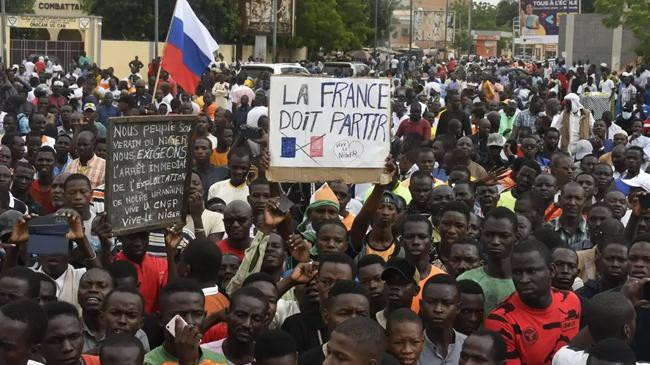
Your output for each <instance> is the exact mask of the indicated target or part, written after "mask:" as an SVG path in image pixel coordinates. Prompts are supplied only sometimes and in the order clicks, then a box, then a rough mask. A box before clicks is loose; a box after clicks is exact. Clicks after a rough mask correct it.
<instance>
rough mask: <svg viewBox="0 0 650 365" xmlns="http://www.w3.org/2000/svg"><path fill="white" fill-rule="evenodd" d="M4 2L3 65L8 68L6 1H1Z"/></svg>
mask: <svg viewBox="0 0 650 365" xmlns="http://www.w3.org/2000/svg"><path fill="white" fill-rule="evenodd" d="M1 2H2V65H3V66H4V67H7V66H8V65H9V60H7V50H6V48H5V42H6V39H7V10H6V9H5V6H6V3H7V1H6V0H1Z"/></svg>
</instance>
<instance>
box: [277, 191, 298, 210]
mask: <svg viewBox="0 0 650 365" xmlns="http://www.w3.org/2000/svg"><path fill="white" fill-rule="evenodd" d="M293 206H294V203H293V202H292V201H291V199H289V198H287V196H286V195H282V196H281V197H280V201H279V204H278V208H277V211H278V212H279V213H280V214H282V215H285V214H287V213H289V210H291V208H292V207H293Z"/></svg>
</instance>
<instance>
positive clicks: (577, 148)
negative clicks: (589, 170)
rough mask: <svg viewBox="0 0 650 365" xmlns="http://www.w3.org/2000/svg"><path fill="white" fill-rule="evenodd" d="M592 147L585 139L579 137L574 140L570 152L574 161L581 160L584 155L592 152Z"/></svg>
mask: <svg viewBox="0 0 650 365" xmlns="http://www.w3.org/2000/svg"><path fill="white" fill-rule="evenodd" d="M593 151H594V147H593V146H592V145H591V142H589V141H588V140H586V139H581V140H579V141H578V142H576V143H575V144H574V145H573V147H572V148H571V154H572V155H573V157H574V159H575V161H581V160H582V159H583V158H584V157H585V156H587V155H589V154H591V153H593Z"/></svg>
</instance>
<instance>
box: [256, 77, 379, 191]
mask: <svg viewBox="0 0 650 365" xmlns="http://www.w3.org/2000/svg"><path fill="white" fill-rule="evenodd" d="M269 119H270V132H269V150H270V153H271V164H270V169H269V171H268V172H267V177H268V178H269V179H271V180H274V181H298V182H311V181H323V180H343V181H345V182H347V183H357V182H378V181H379V176H380V175H381V173H382V171H383V167H384V160H385V159H386V156H388V154H389V151H390V140H391V135H390V131H391V98H390V82H389V80H387V79H365V78H347V79H336V78H325V77H298V76H283V75H278V76H272V77H271V94H270V100H269Z"/></svg>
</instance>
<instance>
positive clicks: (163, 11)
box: [81, 0, 240, 43]
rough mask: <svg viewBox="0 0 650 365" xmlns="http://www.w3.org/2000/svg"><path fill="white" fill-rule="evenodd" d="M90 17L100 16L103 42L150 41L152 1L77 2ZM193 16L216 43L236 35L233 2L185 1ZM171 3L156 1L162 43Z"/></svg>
mask: <svg viewBox="0 0 650 365" xmlns="http://www.w3.org/2000/svg"><path fill="white" fill-rule="evenodd" d="M81 1H82V4H83V6H84V8H85V9H87V11H88V12H89V13H91V14H95V15H99V16H103V17H104V19H103V26H102V37H103V38H105V39H128V40H153V38H154V27H155V23H154V3H153V1H133V0H112V1H105V0H81ZM188 1H189V3H190V6H192V9H193V10H194V13H195V14H196V16H197V17H198V18H199V19H200V20H201V22H202V23H203V24H204V25H205V27H206V28H207V29H208V30H209V31H210V33H211V34H212V36H213V37H215V39H216V40H217V42H219V43H227V42H230V41H232V39H233V38H234V37H235V36H236V35H237V34H238V26H239V19H240V17H239V13H238V11H239V9H238V6H237V2H236V1H229V0H188ZM175 4H176V1H175V0H159V23H158V31H159V36H160V39H159V40H160V41H164V40H165V38H166V36H167V31H168V29H169V22H170V20H171V17H172V15H173V13H174V5H175Z"/></svg>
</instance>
